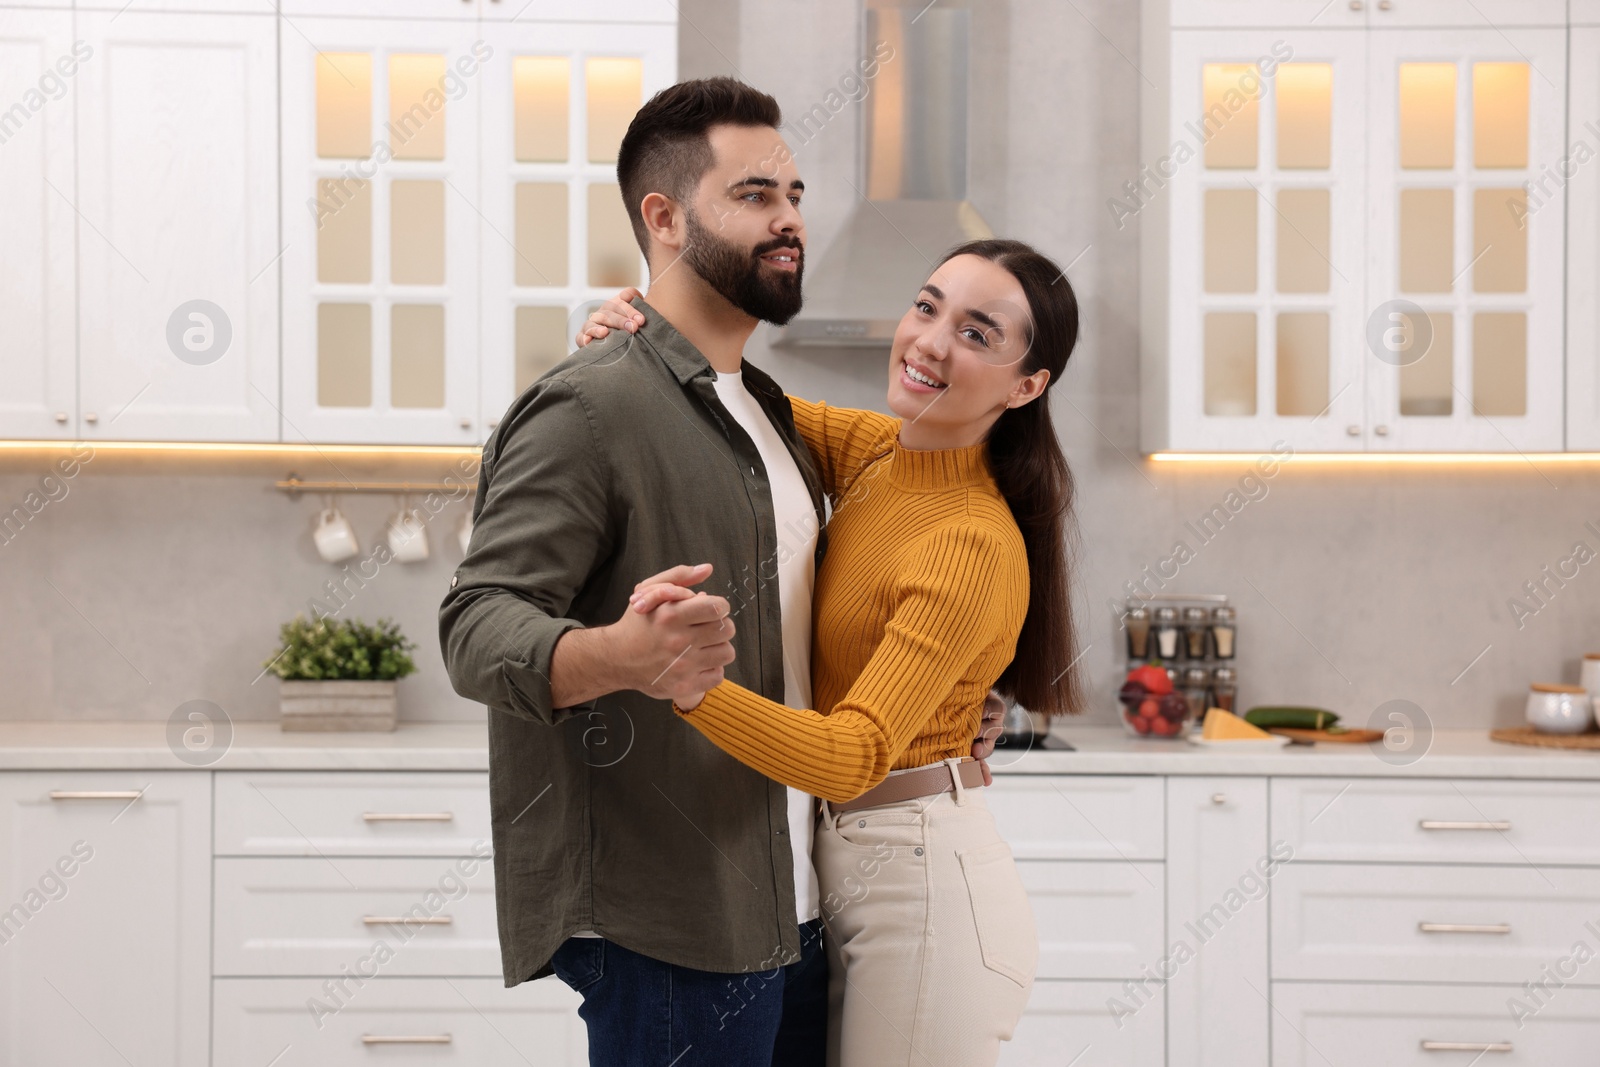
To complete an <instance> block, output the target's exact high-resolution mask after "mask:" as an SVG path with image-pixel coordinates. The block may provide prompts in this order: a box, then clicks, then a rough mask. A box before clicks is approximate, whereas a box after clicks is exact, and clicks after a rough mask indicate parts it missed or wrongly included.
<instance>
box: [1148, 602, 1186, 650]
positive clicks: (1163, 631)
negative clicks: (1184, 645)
mask: <svg viewBox="0 0 1600 1067" xmlns="http://www.w3.org/2000/svg"><path fill="white" fill-rule="evenodd" d="M1179 634H1180V631H1179V629H1178V609H1177V608H1157V609H1156V628H1155V637H1156V655H1157V656H1160V657H1161V658H1162V659H1177V658H1178V657H1179V656H1180V655H1182V654H1183V653H1182V650H1181V648H1180V647H1179V644H1178V641H1179Z"/></svg>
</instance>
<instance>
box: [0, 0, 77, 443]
mask: <svg viewBox="0 0 1600 1067" xmlns="http://www.w3.org/2000/svg"><path fill="white" fill-rule="evenodd" d="M61 6H62V7H69V6H70V5H69V4H66V3H63V4H62V5H61ZM84 58H85V57H84V54H83V46H82V45H78V46H77V47H76V49H75V46H74V42H73V38H72V14H71V13H70V12H68V11H60V12H55V11H29V12H21V11H6V10H3V9H0V100H5V101H8V102H10V101H17V102H18V103H17V105H16V106H15V107H12V108H11V109H10V110H8V111H6V112H5V113H4V115H0V203H4V204H5V205H6V210H5V211H4V212H0V322H3V323H5V327H6V334H7V336H6V338H5V344H4V345H3V346H0V437H13V438H18V437H21V438H48V437H60V438H66V437H71V436H72V434H73V431H74V430H75V429H76V421H77V411H76V408H77V399H76V388H77V386H76V377H77V369H76V360H77V353H76V351H75V347H76V342H75V333H74V331H75V329H76V322H75V319H74V307H73V302H74V284H75V283H74V280H73V222H74V219H73V216H72V205H71V203H70V201H69V198H70V197H71V196H72V169H73V142H72V107H73V103H72V99H71V96H72V94H74V93H77V92H79V91H81V89H82V86H81V84H80V79H81V77H82V73H81V70H80V68H81V65H82V62H83V61H84ZM93 58H94V57H93V54H92V51H91V52H90V54H89V56H88V59H89V60H90V61H92V60H93ZM69 71H70V72H71V73H67V72H69ZM41 79H44V80H43V81H42V82H41ZM58 94H59V95H58Z"/></svg>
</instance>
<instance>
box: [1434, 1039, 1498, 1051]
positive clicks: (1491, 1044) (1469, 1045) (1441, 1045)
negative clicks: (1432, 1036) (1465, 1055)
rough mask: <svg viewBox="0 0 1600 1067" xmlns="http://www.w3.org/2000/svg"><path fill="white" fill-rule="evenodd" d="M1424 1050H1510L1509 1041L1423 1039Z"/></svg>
mask: <svg viewBox="0 0 1600 1067" xmlns="http://www.w3.org/2000/svg"><path fill="white" fill-rule="evenodd" d="M1422 1051H1424V1052H1510V1051H1511V1042H1509V1041H1424V1042H1423V1043H1422Z"/></svg>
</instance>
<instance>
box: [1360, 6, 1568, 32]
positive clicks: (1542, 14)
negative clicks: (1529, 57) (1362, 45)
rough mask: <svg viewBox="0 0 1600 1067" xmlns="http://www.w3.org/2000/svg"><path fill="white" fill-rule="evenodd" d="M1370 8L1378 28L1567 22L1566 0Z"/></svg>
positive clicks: (1473, 27) (1490, 27) (1495, 26)
mask: <svg viewBox="0 0 1600 1067" xmlns="http://www.w3.org/2000/svg"><path fill="white" fill-rule="evenodd" d="M1341 2H1342V0H1341ZM1579 2H1580V3H1581V2H1582V0H1579ZM1574 6H1576V5H1574ZM1367 8H1368V10H1369V11H1370V12H1371V14H1370V15H1369V16H1368V21H1367V25H1369V26H1371V27H1372V28H1373V29H1375V30H1376V29H1385V28H1392V27H1421V26H1438V27H1450V28H1459V29H1464V30H1489V31H1491V32H1492V31H1495V30H1498V29H1501V28H1504V27H1508V26H1552V27H1565V26H1566V24H1567V5H1566V4H1565V3H1564V2H1563V0H1390V2H1389V3H1388V5H1387V6H1385V4H1384V2H1383V0H1371V2H1370V3H1368V4H1367Z"/></svg>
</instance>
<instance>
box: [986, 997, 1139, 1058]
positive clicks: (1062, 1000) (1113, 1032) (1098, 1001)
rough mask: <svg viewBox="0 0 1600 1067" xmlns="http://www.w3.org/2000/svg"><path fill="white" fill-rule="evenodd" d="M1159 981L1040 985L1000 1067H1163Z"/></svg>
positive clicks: (1005, 1047)
mask: <svg viewBox="0 0 1600 1067" xmlns="http://www.w3.org/2000/svg"><path fill="white" fill-rule="evenodd" d="M1164 1010H1165V991H1164V990H1163V989H1162V985H1161V983H1160V982H1151V983H1147V984H1144V985H1134V984H1132V983H1123V982H1063V981H1049V980H1045V981H1036V982H1034V984H1033V995H1032V997H1031V998H1030V999H1029V1001H1028V1007H1027V1010H1026V1011H1024V1012H1023V1013H1022V1019H1021V1020H1020V1021H1019V1022H1018V1023H1017V1030H1016V1034H1015V1035H1014V1036H1013V1037H1012V1039H1011V1040H1010V1041H1008V1042H1006V1043H1005V1044H1003V1045H1001V1046H1000V1064H1001V1067H1067V1065H1070V1067H1161V1064H1162V1063H1164V1062H1165V1060H1164V1051H1165V1050H1164V1042H1165V1029H1164V1025H1163V1015H1164Z"/></svg>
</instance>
